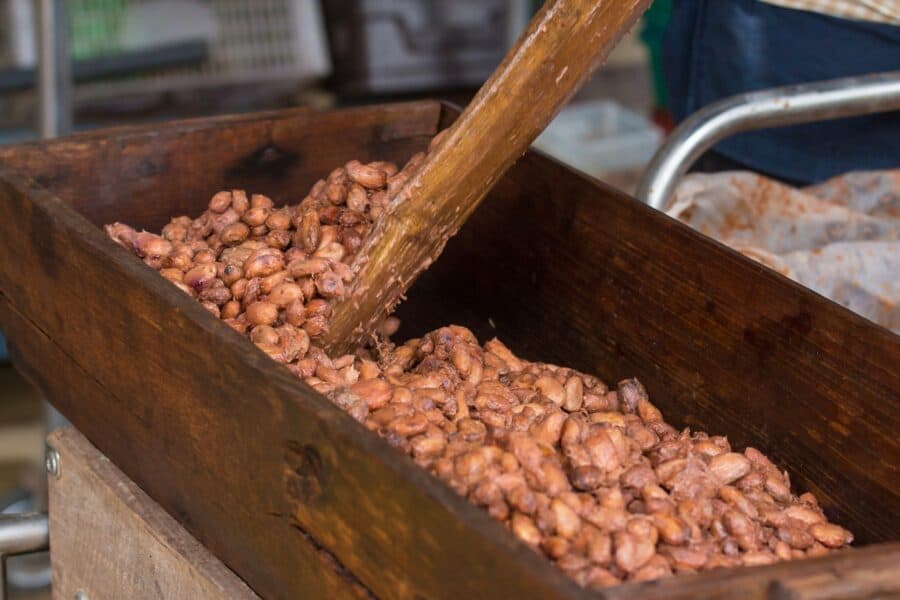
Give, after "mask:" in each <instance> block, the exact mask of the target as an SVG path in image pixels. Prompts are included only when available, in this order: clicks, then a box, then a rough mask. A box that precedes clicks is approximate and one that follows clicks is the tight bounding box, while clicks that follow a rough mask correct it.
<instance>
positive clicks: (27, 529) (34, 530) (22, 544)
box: [0, 513, 50, 556]
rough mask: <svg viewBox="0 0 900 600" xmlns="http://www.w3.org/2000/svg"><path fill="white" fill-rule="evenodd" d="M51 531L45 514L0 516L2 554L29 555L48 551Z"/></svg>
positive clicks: (0, 549) (0, 547)
mask: <svg viewBox="0 0 900 600" xmlns="http://www.w3.org/2000/svg"><path fill="white" fill-rule="evenodd" d="M49 532H50V530H49V524H48V520H47V515H46V514H44V513H20V514H17V515H0V554H3V555H4V556H10V555H13V554H27V553H29V552H40V551H41V550H46V549H47V548H48V547H49V544H50V533H49Z"/></svg>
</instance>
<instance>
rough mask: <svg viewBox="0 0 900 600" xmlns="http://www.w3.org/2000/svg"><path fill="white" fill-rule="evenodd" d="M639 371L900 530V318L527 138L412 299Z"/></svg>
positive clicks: (453, 316)
mask: <svg viewBox="0 0 900 600" xmlns="http://www.w3.org/2000/svg"><path fill="white" fill-rule="evenodd" d="M398 316H399V317H400V319H401V321H403V322H404V328H403V329H402V330H401V331H400V335H399V338H400V339H402V338H403V337H404V335H406V336H415V335H418V334H419V333H420V332H422V331H428V330H430V329H432V328H434V327H438V326H441V325H444V324H446V323H449V322H457V323H461V324H463V325H466V326H469V327H471V328H472V329H473V331H475V332H476V334H477V335H478V336H479V338H481V339H488V338H489V337H491V336H495V335H496V336H499V337H500V338H501V339H502V340H503V341H504V342H506V343H507V344H508V345H509V346H510V347H511V348H512V349H513V350H514V351H516V352H517V353H519V354H520V355H522V356H524V357H527V358H529V359H532V360H544V361H550V362H555V363H557V364H563V365H567V366H572V367H574V368H578V369H581V370H583V371H586V372H589V373H596V374H597V375H599V376H600V377H602V378H603V379H605V380H606V381H608V382H616V381H619V380H621V379H624V378H626V377H635V376H636V377H638V378H639V379H640V380H641V381H642V382H643V383H644V385H645V386H646V387H647V389H648V391H649V393H650V397H651V398H652V399H653V401H654V403H656V404H657V406H659V407H660V409H661V410H662V411H663V413H664V414H665V416H666V417H667V420H669V421H670V422H671V423H673V424H674V425H677V426H690V427H693V428H697V429H701V430H705V431H708V432H710V433H714V434H725V435H728V436H729V439H730V440H731V442H732V444H734V445H735V446H736V447H738V448H743V447H745V446H747V445H752V446H755V447H757V448H760V449H761V450H763V451H764V452H766V453H767V454H768V455H769V456H770V457H772V459H773V460H775V462H776V464H779V465H780V466H782V467H783V468H785V469H787V470H788V471H789V473H790V475H791V478H792V481H793V482H794V483H795V484H797V487H798V488H799V489H800V490H808V491H812V492H814V493H815V494H816V496H817V497H818V498H819V499H820V500H821V501H822V504H823V506H824V508H825V511H826V513H827V514H828V516H829V518H830V519H832V520H834V521H836V522H838V523H841V524H843V525H845V526H847V527H848V528H850V529H851V530H852V531H853V532H854V533H855V534H856V536H857V538H856V539H857V541H858V542H860V543H864V544H865V543H874V542H881V541H896V540H900V512H898V511H897V510H896V507H897V506H900V475H898V471H897V469H898V465H900V438H898V436H897V433H896V432H897V431H898V430H900V369H898V368H897V365H900V336H897V335H894V334H892V333H891V332H889V331H887V330H885V329H883V328H881V327H879V326H877V325H874V324H873V323H870V322H869V321H867V320H865V319H863V318H862V317H859V316H857V315H855V314H853V313H851V312H849V311H848V310H846V309H844V308H843V307H840V306H838V305H837V304H835V303H833V302H831V301H829V300H827V299H825V298H823V297H821V296H818V295H817V294H815V293H813V292H811V291H809V290H807V289H806V288H803V287H802V286H800V285H798V284H796V283H793V282H791V281H789V280H787V279H786V278H784V277H782V276H780V275H778V274H776V273H774V272H773V271H771V270H769V269H767V268H765V267H762V266H760V265H758V264H757V263H755V262H753V261H751V260H749V259H747V258H745V257H743V256H741V255H739V254H738V253H736V252H734V251H732V250H730V249H728V248H727V247H725V246H723V245H721V244H719V243H717V242H715V241H713V240H710V239H709V238H706V237H704V236H702V235H700V234H699V233H697V232H694V231H693V230H691V229H690V228H688V227H686V226H685V225H683V224H681V223H679V222H677V221H675V220H673V219H670V218H668V217H666V216H665V215H663V214H661V213H658V212H657V211H654V210H652V209H649V208H647V207H645V206H644V205H642V204H640V203H638V202H637V201H635V200H632V199H630V198H628V197H626V196H624V195H623V194H621V193H619V192H616V191H614V190H612V189H610V188H607V187H605V186H603V185H602V184H600V185H598V184H596V183H595V182H593V181H591V180H589V179H588V178H585V177H580V176H574V175H573V174H572V173H571V172H570V171H569V170H568V169H566V168H564V167H562V166H561V165H559V164H557V163H554V162H553V161H551V160H548V159H546V158H543V157H541V156H539V155H537V154H535V153H529V154H528V155H526V156H525V157H524V158H523V160H522V161H520V162H519V163H518V164H517V165H516V166H515V167H514V169H513V170H512V171H511V172H510V173H509V175H508V176H507V177H505V178H504V179H503V181H502V182H501V183H500V184H499V185H498V186H497V187H496V188H495V190H494V192H493V193H492V194H491V196H490V197H489V198H488V199H487V200H486V201H485V202H484V204H483V205H482V206H481V207H480V208H479V209H478V211H476V212H475V214H474V215H473V216H472V218H471V219H470V220H469V222H468V223H467V224H466V226H465V227H464V228H463V229H462V230H461V231H460V234H459V236H458V237H457V238H455V239H453V240H451V241H450V243H449V244H448V246H447V249H446V251H445V253H444V254H443V255H442V257H441V260H440V261H438V262H436V263H435V265H434V266H433V267H432V268H431V269H430V270H429V271H428V272H427V273H425V274H424V275H423V276H422V278H421V279H420V281H419V283H417V284H416V286H414V287H413V288H412V290H410V293H409V300H408V301H406V302H405V303H404V304H402V305H401V306H400V309H399V312H398Z"/></svg>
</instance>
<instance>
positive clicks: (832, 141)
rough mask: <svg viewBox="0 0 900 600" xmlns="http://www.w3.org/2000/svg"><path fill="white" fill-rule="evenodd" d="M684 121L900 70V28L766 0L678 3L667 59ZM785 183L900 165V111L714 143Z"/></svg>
mask: <svg viewBox="0 0 900 600" xmlns="http://www.w3.org/2000/svg"><path fill="white" fill-rule="evenodd" d="M663 61H664V62H663V67H664V70H665V79H666V86H667V88H668V92H669V103H670V107H671V109H672V114H673V116H674V117H675V119H676V120H677V121H680V120H682V119H684V118H685V117H686V116H689V115H690V114H691V113H693V112H694V111H696V110H698V109H700V108H702V107H703V106H705V105H707V104H710V103H711V102H715V101H716V100H719V99H722V98H725V97H727V96H731V95H734V94H739V93H744V92H750V91H754V90H759V89H764V88H770V87H777V86H782V85H790V84H796V83H806V82H813V81H823V80H827V79H834V78H837V77H848V76H853V75H863V74H867V73H873V72H879V71H892V70H900V26H894V25H885V24H878V23H869V22H863V21H852V20H846V19H838V18H834V17H829V16H827V15H821V14H818V13H813V12H807V11H800V10H791V9H785V8H781V7H777V6H772V5H769V4H765V3H763V2H760V1H759V0H675V2H674V7H673V9H672V16H671V20H670V21H669V27H668V30H667V32H666V39H665V45H664V53H663ZM715 150H716V151H717V152H718V153H720V154H722V155H724V156H725V157H726V158H728V159H731V160H733V161H736V162H737V163H740V164H742V165H746V166H747V167H748V168H750V169H753V170H755V171H759V172H761V173H765V174H768V175H772V176H774V177H777V178H782V179H786V180H792V181H795V182H801V183H812V182H819V181H822V180H825V179H828V178H829V177H832V176H835V175H839V174H842V173H846V172H848V171H855V170H870V169H889V168H897V167H900V112H892V113H886V114H879V115H871V116H863V117H854V118H849V119H839V120H835V121H826V122H819V123H813V124H808V125H795V126H791V127H781V128H776V129H767V130H761V131H758V132H752V133H745V134H741V135H738V136H735V137H732V138H729V139H728V140H726V141H723V142H721V143H720V144H718V145H716V147H715Z"/></svg>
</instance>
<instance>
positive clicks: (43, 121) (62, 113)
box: [38, 0, 72, 138]
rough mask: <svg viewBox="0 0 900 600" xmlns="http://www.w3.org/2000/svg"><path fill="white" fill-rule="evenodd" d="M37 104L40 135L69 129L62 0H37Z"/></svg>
mask: <svg viewBox="0 0 900 600" xmlns="http://www.w3.org/2000/svg"><path fill="white" fill-rule="evenodd" d="M38 48H39V53H38V54H39V58H38V60H39V62H38V98H39V101H38V104H39V108H40V109H39V113H40V127H39V129H40V132H41V137H43V138H53V137H57V136H60V135H66V134H68V133H70V132H71V131H72V64H71V60H70V58H69V31H68V21H67V19H66V5H65V0H38Z"/></svg>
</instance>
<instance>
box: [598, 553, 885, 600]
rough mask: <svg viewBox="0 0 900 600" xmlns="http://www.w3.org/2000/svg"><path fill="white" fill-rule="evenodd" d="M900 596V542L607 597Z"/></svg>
mask: <svg viewBox="0 0 900 600" xmlns="http://www.w3.org/2000/svg"><path fill="white" fill-rule="evenodd" d="M898 596H900V543H893V544H877V545H874V546H869V547H867V548H862V549H852V550H844V551H841V552H835V553H833V554H830V555H828V556H824V557H821V558H816V559H813V560H800V561H791V562H784V563H778V564H774V565H768V566H764V567H751V568H745V569H737V570H729V569H719V570H716V571H712V572H710V573H705V574H703V575H689V576H683V577H677V578H671V579H663V580H660V581H656V582H649V583H644V584H627V585H620V586H617V587H615V588H612V589H610V590H607V591H605V592H604V593H603V597H604V598H607V599H608V600H628V599H629V598H635V597H640V598H642V599H645V600H690V599H693V598H704V599H708V600H716V599H721V600H726V599H728V600H738V599H741V600H788V599H791V600H802V599H809V600H812V599H816V600H850V599H856V598H858V599H862V598H873V599H874V598H896V597H898Z"/></svg>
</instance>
